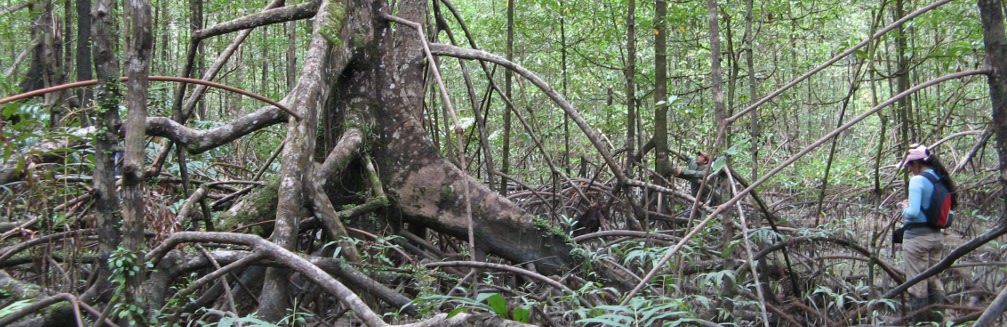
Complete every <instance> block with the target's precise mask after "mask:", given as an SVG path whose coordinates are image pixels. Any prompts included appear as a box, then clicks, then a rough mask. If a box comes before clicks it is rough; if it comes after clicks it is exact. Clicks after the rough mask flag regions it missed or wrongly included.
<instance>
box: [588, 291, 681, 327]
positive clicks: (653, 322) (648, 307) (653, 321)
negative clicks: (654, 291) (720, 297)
mask: <svg viewBox="0 0 1007 327" xmlns="http://www.w3.org/2000/svg"><path fill="white" fill-rule="evenodd" d="M687 308H688V306H687V305H686V304H685V303H684V302H682V301H680V300H675V299H671V298H655V299H649V298H644V297H634V298H633V299H631V300H630V301H629V303H627V304H626V305H600V306H597V307H594V308H592V309H581V310H578V312H577V314H578V315H580V316H581V317H582V318H581V319H578V320H577V323H578V324H592V323H594V324H600V325H601V326H618V327H631V326H633V327H636V326H679V325H681V324H682V323H684V322H687V321H689V319H687V318H684V317H686V316H687V315H688V312H687V311H686V309H687Z"/></svg>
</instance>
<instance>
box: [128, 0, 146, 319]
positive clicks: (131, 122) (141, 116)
mask: <svg viewBox="0 0 1007 327" xmlns="http://www.w3.org/2000/svg"><path fill="white" fill-rule="evenodd" d="M124 5H125V7H124V11H125V14H126V17H128V19H127V20H126V25H127V29H126V30H127V33H128V34H127V42H126V43H127V44H126V77H128V78H129V81H127V82H126V90H127V91H126V94H125V96H126V108H127V110H128V111H127V114H126V125H125V126H124V128H125V130H126V133H125V134H126V140H125V148H126V151H125V152H126V153H125V156H124V157H123V165H122V191H123V198H122V200H123V201H122V215H123V227H124V229H125V232H124V234H123V244H122V246H123V247H124V248H125V249H126V250H127V251H129V253H131V254H133V255H135V257H134V258H135V259H134V260H136V261H135V262H134V264H135V269H136V270H137V273H135V274H132V275H127V276H126V285H125V288H126V289H125V292H124V294H125V295H126V298H125V299H124V302H125V303H127V304H132V305H135V306H137V307H140V308H146V306H145V305H144V303H146V300H147V299H146V293H145V292H144V290H143V282H144V279H145V278H144V277H145V276H146V272H145V271H146V269H145V267H144V266H145V265H144V262H143V260H142V258H143V256H144V254H145V253H146V251H144V245H145V242H144V233H143V229H144V228H143V227H144V215H145V212H146V210H144V194H145V192H144V188H143V166H144V158H146V155H145V151H144V143H145V138H146V135H145V132H146V122H147V88H148V84H149V83H148V81H147V75H148V74H149V73H150V52H151V45H152V44H153V37H152V34H151V27H152V25H151V18H150V2H149V1H148V0H131V1H126V2H125V3H124ZM146 309H148V310H150V309H153V308H146ZM148 312H150V311H148ZM132 319H135V321H137V322H139V323H140V325H145V323H144V321H145V320H144V317H143V316H139V317H133V316H132V313H131V320H132Z"/></svg>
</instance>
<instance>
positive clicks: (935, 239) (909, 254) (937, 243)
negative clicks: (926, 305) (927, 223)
mask: <svg viewBox="0 0 1007 327" xmlns="http://www.w3.org/2000/svg"><path fill="white" fill-rule="evenodd" d="M902 249H903V250H905V253H906V258H905V267H904V270H905V271H906V280H909V279H910V278H913V277H916V276H917V275H919V274H920V273H921V272H923V271H924V270H927V269H930V267H933V266H934V265H936V264H937V262H938V261H940V260H941V250H943V249H944V234H943V233H939V232H938V233H926V234H922V235H918V236H915V237H906V238H905V240H904V241H903V243H902ZM928 286H929V288H930V289H931V290H933V291H936V292H939V294H944V286H943V285H942V284H941V283H940V281H939V280H937V277H930V278H927V280H926V281H925V282H919V283H916V285H913V286H912V287H910V288H909V294H910V295H912V296H914V297H917V298H926V297H927V288H928Z"/></svg>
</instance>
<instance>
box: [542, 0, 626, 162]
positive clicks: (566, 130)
mask: <svg viewBox="0 0 1007 327" xmlns="http://www.w3.org/2000/svg"><path fill="white" fill-rule="evenodd" d="M559 9H560V12H561V14H560V15H559V45H560V56H561V58H560V64H561V65H562V71H563V92H562V93H563V97H564V98H566V97H567V86H568V84H570V74H569V72H567V65H566V56H567V55H566V52H567V45H566V1H563V0H560V1H559ZM627 153H633V151H632V149H630V151H629V152H627ZM563 169H564V170H566V174H567V176H569V175H570V116H569V115H566V114H564V115H563Z"/></svg>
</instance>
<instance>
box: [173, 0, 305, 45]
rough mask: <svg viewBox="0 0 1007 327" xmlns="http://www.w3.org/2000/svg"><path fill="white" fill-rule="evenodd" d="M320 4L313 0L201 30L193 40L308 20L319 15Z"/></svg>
mask: <svg viewBox="0 0 1007 327" xmlns="http://www.w3.org/2000/svg"><path fill="white" fill-rule="evenodd" d="M319 3H320V1H318V0H312V1H309V2H305V3H302V4H299V5H296V6H292V7H281V8H275V9H269V10H266V11H263V12H259V13H256V14H252V15H248V16H244V17H241V18H238V19H234V20H230V21H226V22H223V23H219V24H217V25H215V26H213V27H210V28H206V29H202V30H199V31H197V32H196V35H193V36H192V38H193V39H196V40H202V39H205V38H208V37H214V36H217V35H222V34H226V33H230V32H234V31H240V30H245V29H250V28H256V27H261V26H265V25H269V24H275V23H283V22H288V21H292V20H301V19H308V18H311V17H314V16H315V14H317V13H318V4H319Z"/></svg>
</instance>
